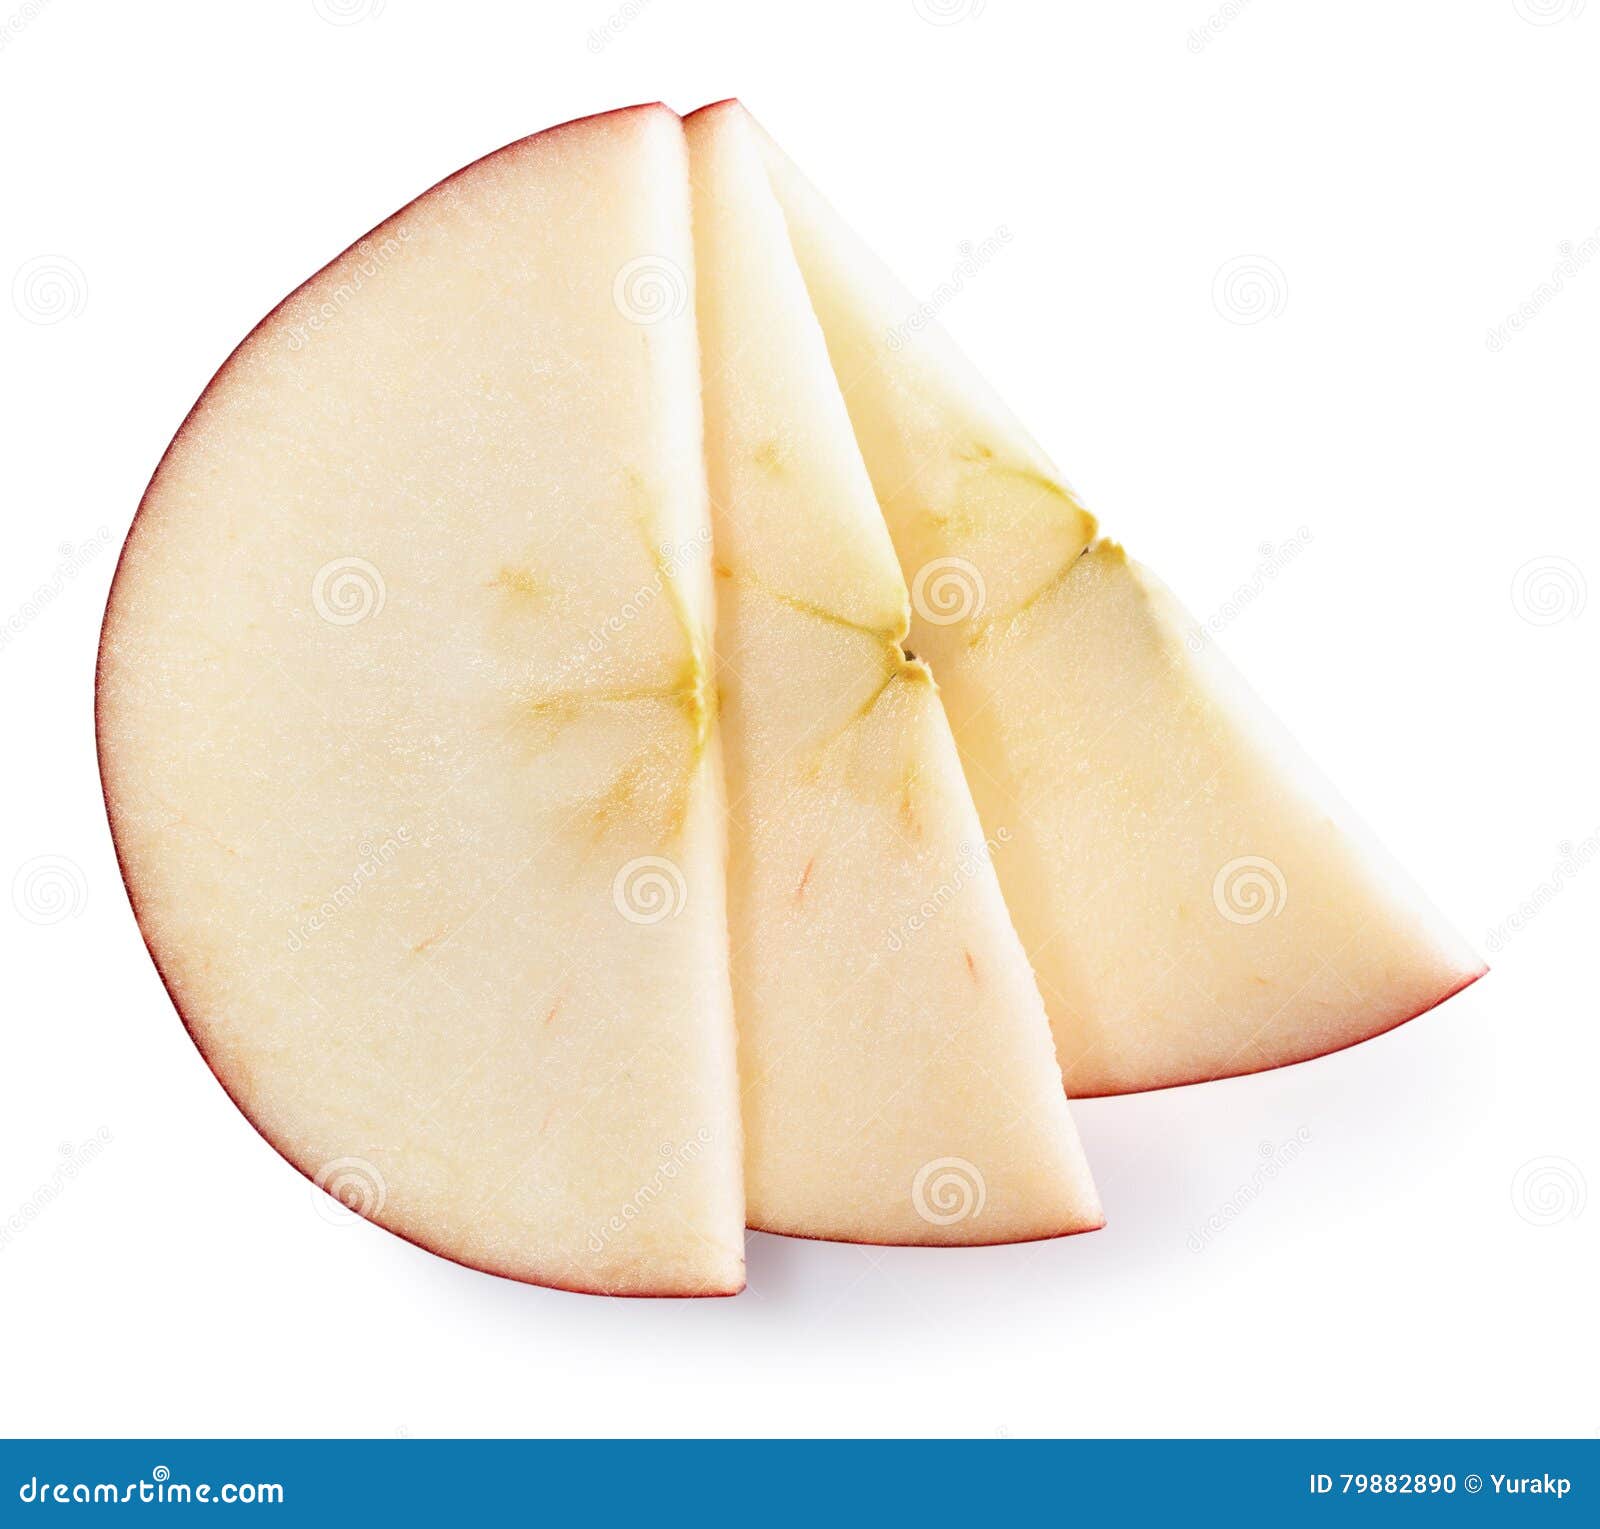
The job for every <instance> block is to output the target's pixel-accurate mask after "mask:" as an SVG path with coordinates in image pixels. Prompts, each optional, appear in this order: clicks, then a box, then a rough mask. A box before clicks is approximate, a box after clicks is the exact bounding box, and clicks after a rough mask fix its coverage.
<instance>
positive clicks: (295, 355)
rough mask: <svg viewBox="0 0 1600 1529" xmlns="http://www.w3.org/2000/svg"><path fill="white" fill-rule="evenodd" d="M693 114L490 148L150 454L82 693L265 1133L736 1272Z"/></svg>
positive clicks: (628, 1282)
mask: <svg viewBox="0 0 1600 1529" xmlns="http://www.w3.org/2000/svg"><path fill="white" fill-rule="evenodd" d="M692 271H693V251H692V245H691V234H690V225H689V203H688V191H687V165H686V155H685V148H684V141H683V134H682V130H681V127H680V125H679V122H678V119H677V118H676V117H675V116H674V115H673V114H672V113H670V112H668V111H667V110H666V109H665V108H662V107H654V108H638V109H634V110H630V111H625V112H620V113H613V114H610V115H608V116H605V117H601V118H594V119H589V120H587V121H585V122H581V123H576V124H571V125H568V126H567V127H564V128H560V129H555V130H553V131H551V132H549V133H546V134H542V135H540V136H538V137H536V138H533V139H529V140H525V141H524V142H522V143H518V144H515V145H512V146H511V147H510V148H507V149H505V150H502V151H501V152H500V153H498V154H495V155H492V156H490V157H489V158H487V159H485V160H482V161H479V162H478V163H477V164H475V165H473V166H471V167H469V168H468V169H467V170H465V171H463V172H461V173H460V174H459V175H456V176H454V177H452V178H451V179H450V180H448V181H446V182H444V183H442V184H441V185H440V186H438V187H436V188H435V189H434V190H433V191H431V192H429V193H428V194H426V195H425V196H423V197H422V198H421V199H419V200H418V201H417V202H415V203H413V204H412V205H411V206H409V207H408V208H406V209H404V210H403V211H402V212H401V213H399V214H397V215H396V216H395V217H394V218H393V219H391V220H390V221H389V222H388V223H386V224H384V225H383V226H382V227H380V228H379V229H377V230H376V231H375V232H374V233H373V234H372V235H370V236H369V237H368V238H367V239H365V240H363V241H362V242H361V243H360V244H358V245H357V246H355V247H353V248H352V249H351V250H350V251H348V252H347V253H346V254H345V255H344V256H342V257H340V259H339V260H337V261H335V262H334V264H333V265H331V266H330V267H328V268H327V269H326V270H325V271H323V272H321V273H320V274H319V275H318V276H316V277H314V278H313V279H312V280H311V281H310V282H309V283H307V284H306V286H304V287H302V288H301V289H300V290H299V291H298V292H296V293H295V294H294V295H293V296H292V297H291V298H290V299H289V300H288V301H287V302H286V303H285V304H283V305H282V306H281V307H280V308H279V309H278V310H276V311H275V312H274V313H273V314H272V315H271V316H270V317H269V318H268V320H267V321H265V322H264V323H263V325H262V326H260V327H259V328H258V329H257V331H256V332H255V333H254V334H253V335H252V336H251V337H250V338H249V339H248V340H247V341H246V342H245V344H244V345H243V346H241V348H240V349H239V350H238V351H237V352H236V353H235V354H234V355H233V357H232V358H231V359H230V360H229V362H228V364H227V365H226V367H225V368H224V369H223V371H222V372H221V373H219V375H218V377H217V378H216V380H215V381H214V383H213V384H212V386H211V387H210V389H209V390H208V391H207V392H206V394H205V396H204V397H203V398H202V400H201V401H200V403H199V404H198V405H197V406H196V408H195V410H194V412H193V414H192V415H191V416H190V418H189V419H188V421H187V422H186V423H185V425H184V427H183V429H182V431H181V433H180V435H179V436H178V438H177V439H176V440H175V441H174V443H173V445H172V447H171V449H170V450H169V452H168V454H167V456H166V457H165V459H164V460H163V462H162V464H161V467H160V469H159V471H158V473H157V476H156V478H155V480H154V481H153V483H152V485H151V487H150V490H149V492H148V494H147V496H146V499H145V502H144V504H143V506H142V507H141V511H140V514H139V516H138V518H137V521H136V523H135V527H134V530H133V532H132V533H131V535H130V538H129V541H128V544H127V548H126V550H125V552H124V556H123V560H122V563H121V566H120V568H119V571H118V575H117V579H116V584H115V588H114V591H113V595H112V598H111V602H110V606H109V609H108V612H107V618H106V626H105V633H104V639H103V644H102V653H101V663H100V674H99V686H98V718H99V738H100V748H101V760H102V772H103V777H104V783H105V788H106V796H107V801H108V804H109V808H110V813H111V818H112V823H113V827H114V832H115V836H116V841H117V848H118V852H119V855H120V857H121V860H122V863H123V866H124V868H125V873H126V877H127V881H128V885H129V888H130V890H131V892H132V895H133V897H134V900H135V905H136V910H137V912H138V915H139V919H140V923H141V925H142V928H143V931H144V934H145V937H146V939H147V941H148V943H149V945H150V948H151V950H152V952H153V954H154V955H155V958H156V960H157V963H158V965H159V967H160V969H161V971H162V973H163V976H164V978H165V980H166V982H167V984H168V986H169V988H170V990H171V993H172V996H173V998H174V1000H175V1002H176V1003H177V1006H178V1007H179V1009H180V1011H181V1012H182V1014H183V1016H184V1018H185V1020H186V1022H187V1023H188V1025H189V1027H190V1029H191V1030H192V1032H193V1034H194V1036H195V1039H196V1041H197V1042H198V1043H199V1045H200V1047H201V1049H202V1051H203V1052H204V1054H205V1056H206V1058H207V1060H208V1062H209V1063H210V1064H211V1066H212V1068H213V1069H214V1071H215V1072H216V1074H217V1076H218V1078H219V1079H220V1080H221V1081H222V1083H223V1085H224V1087H225V1088H226V1089H227V1090H228V1092H229V1093H230V1094H231V1095H232V1096H233V1097H234V1098H235V1099H236V1100H237V1101H238V1103H239V1104H240V1106H241V1107H242V1109H243V1110H244V1111H245V1112H246V1113H247V1114H248V1115H249V1117H250V1118H251V1120H252V1121H253V1122H254V1123H255V1124H256V1126H257V1127H258V1128H259V1129H260V1131H261V1132H262V1134H263V1135H264V1136H265V1137H266V1138H267V1139H268V1141H270V1142H271V1143H272V1144H273V1145H274V1146H275V1147H277V1148H278V1150H279V1151H281V1152H282V1153H283V1154H284V1155H285V1156H286V1157H287V1158H288V1159H289V1160H290V1161H291V1162H292V1163H294V1164H295V1165H296V1166H297V1167H299V1168H300V1169H301V1170H302V1171H303V1172H305V1173H306V1174H307V1175H308V1176H309V1177H311V1178H312V1179H314V1180H316V1181H318V1182H319V1183H322V1184H324V1185H325V1186H326V1187H327V1188H329V1189H330V1191H331V1192H333V1193H334V1194H335V1195H336V1196H338V1197H340V1198H342V1199H344V1200H346V1201H347V1202H348V1203H351V1204H353V1205H354V1207H355V1208H356V1209H358V1210H360V1211H362V1212H363V1213H364V1214H367V1215H369V1216H370V1217H371V1218H372V1219H373V1220H375V1221H377V1222H378V1223H380V1224H382V1225H384V1226H386V1227H388V1228H390V1229H392V1230H393V1231H395V1232H398V1233H400V1234H401V1235H403V1236H405V1237H408V1238H410V1239H412V1240H414V1241H416V1242H418V1243H420V1244H422V1245H424V1246H426V1247H429V1248H431V1249H433V1250H435V1251H438V1252H440V1253H443V1254H446V1255H448V1256H449V1257H452V1258H454V1259H457V1260H459V1261H461V1262H463V1263H466V1264H470V1265H473V1266H476V1267H479V1268H483V1269H487V1270H491V1271H493V1272H495V1273H500V1274H505V1275H509V1276H512V1277H515V1278H518V1279H523V1280H528V1281H532V1282H535V1283H539V1284H546V1285H554V1286H560V1287H563V1288H570V1289H576V1290H584V1291H596V1292H608V1293H613V1294H662V1295H667V1294H671V1295H695V1294H730V1293H733V1292H735V1291H737V1290H738V1289H739V1288H740V1287H741V1285H742V1283H743V1238H744V1233H743V1222H744V1218H743V1201H742V1191H741V1161H742V1141H741V1129H740V1121H739V1114H738V1091H737V1072H736V1061H735V1039H734V1031H733V1023H732V1014H731V993H730V987H729V981H728V967H727V936H726V921H725V910H724V885H723V860H724V853H725V835H724V812H723V804H722V799H721V786H720V766H719V762H718V757H717V744H716V739H715V735H714V730H713V728H712V725H711V715H712V711H713V705H714V698H713V691H712V683H713V682H712V679H711V674H710V642H711V626H712V599H713V597H712V586H711V575H710V543H709V528H708V523H707V506H706V499H705V487H704V473H703V466H702V461H701V432H700V417H699V388H698V362H697V346H696V337H695V332H694V314H693V309H692V303H691V302H690V301H689V297H690V292H689V285H690V283H691V282H692Z"/></svg>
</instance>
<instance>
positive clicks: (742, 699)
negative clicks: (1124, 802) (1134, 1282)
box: [687, 102, 1102, 1243]
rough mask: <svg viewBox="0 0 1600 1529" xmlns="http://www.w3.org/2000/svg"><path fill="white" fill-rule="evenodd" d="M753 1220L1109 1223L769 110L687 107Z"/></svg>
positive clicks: (857, 1228) (933, 1229)
mask: <svg viewBox="0 0 1600 1529" xmlns="http://www.w3.org/2000/svg"><path fill="white" fill-rule="evenodd" d="M687 131H688V136H689V145H690V169H691V173H692V175H693V179H694V227H695V242H696V264H697V268H698V272H699V309H700V332H701V341H702V351H703V368H704V375H705V401H706V459H707V464H708V470H709V477H710V482H711V496H712V505H713V523H714V529H715V536H716V549H717V551H716V555H717V573H718V586H719V601H718V614H719V620H718V632H717V657H718V673H719V676H720V684H721V689H722V696H723V712H722V715H723V722H724V726H723V737H724V744H725V751H726V758H727V766H728V788H729V797H730V801H731V806H732V812H731V824H730V835H731V851H732V852H731V856H730V870H729V877H730V886H729V899H730V927H731V931H732V937H733V981H734V994H735V1011H736V1013H737V1015H738V1021H739V1036H740V1073H741V1078H742V1083H743V1091H744V1123H745V1135H746V1142H747V1156H746V1168H745V1173H746V1186H747V1194H748V1197H749V1218H750V1223H751V1225H753V1226H757V1227H761V1228H764V1229H766V1230H769V1231H782V1232H791V1233H797V1234H801V1235H805V1236H812V1237H830V1238H842V1239H848V1240H854V1241H868V1242H884V1243H991V1242H1012V1241H1019V1240H1023V1239H1028V1238H1037V1237H1052V1236H1059V1235H1062V1234H1064V1233H1068V1232H1075V1231H1082V1230H1085V1229H1088V1228H1092V1227H1096V1226H1099V1225H1100V1224H1101V1220H1102V1218H1101V1214H1100V1206H1099V1202H1098V1199H1097V1198H1096V1196H1095V1192H1094V1187H1093V1184H1092V1183H1091V1180H1090V1177H1089V1172H1088V1169H1087V1167H1086V1165H1085V1163H1084V1160H1083V1155H1082V1152H1081V1150H1080V1149H1079V1145H1078V1139H1077V1135H1076V1133H1075V1131H1074V1129H1073V1125H1072V1121H1071V1119H1070V1117H1069V1115H1068V1113H1067V1105H1066V1100H1065V1098H1064V1096H1063V1094H1062V1091H1061V1080H1060V1074H1059V1072H1058V1070H1057V1068H1056V1064H1055V1058H1054V1055H1053V1053H1052V1049H1051V1044H1050V1030H1049V1023H1048V1021H1047V1019H1046V1017H1045V1014H1044V1009H1043V1005H1042V1003H1041V1002H1040V999H1039V994H1038V990H1037V988H1036V986H1035V984H1034V982H1033V978H1032V974H1031V973H1030V972H1029V970H1028V965H1027V960H1026V958H1025V957H1024V955H1023V952H1022V948H1021V945H1020V944H1019V943H1018V940H1017V936H1016V934H1015V932H1014V930H1013V929H1012V926H1011V922H1010V919H1009V918H1008V917H1007V914H1006V909H1005V905H1004V903H1003V902H1002V900H1001V896H1000V890H999V887H998V885H997V883H996V881H995V878H994V873H993V870H992V868H991V866H990V863H989V853H990V848H989V846H987V845H986V844H985V842H984V837H983V833H982V830H981V828H980V827H979V824H978V817H977V813H976V811H975V810H974V808H973V805H972V800H971V797H970V795H969V794H968V791H967V788H966V785H965V783H964V781H963V779H962V776H961V768H960V763H959V760H958V758H957V755H956V751H955V745H954V742H953V740H952V738H951V736H950V730H949V725H948V723H947V722H946V720H945V717H944V714H943V712H942V710H941V709H940V706H939V701H938V696H937V693H936V690H935V686H934V684H933V681H932V679H931V677H930V675H929V673H928V670H927V668H926V666H925V665H924V664H922V663H921V662H920V661H919V660H918V659H916V658H913V657H911V656H910V655H909V654H908V653H907V652H906V651H905V650H904V648H903V647H902V646H901V644H902V641H903V639H904V638H905V635H906V629H907V621H908V614H909V612H908V600H907V593H906V588H905V585H904V583H903V582H902V580H901V577H900V571H899V568H898V566H897V564H896V562H895V556H894V550H893V548H892V547H891V545H890V542H889V537H888V533H887V531H886V530H885V528H884V524H883V518H882V516H881V515H880V514H879V513H878V507H877V504H876V502H875V501H874V499H873V496H872V486H871V483H870V482H869V480H868V478H867V473H866V470H865V468H864V467H863V465H862V462H861V458H860V454H859V452H858V450H857V448H856V444H855V440H854V438H853V437H852V435H851V432H850V421H849V416H848V414H847V412H846V410H845V405H844V400H843V399H842V398H841V397H840V395H839V389H838V386H837V384H836V383H835V381H834V378H833V374H832V372H831V371H830V369H829V366H828V355H827V348H826V346H825V344H824V342H823V338H822V335H821V332H820V331H819V330H818V328H817V324H816V320H815V318H814V316H813V315H812V312H811V308H810V305H809V303H808V301H807V298H806V291H805V285H804V282H803V281H802V279H801V276H800V272H799V269H798V268H797V267H796V265H795V262H794V256H793V254H792V252H791V250H790V248H789V242H788V237H787V234H786V232H785V229H784V223H783V216H782V213H781V212H780V211H779V208H778V205H777V203H776V201H775V200H774V199H773V196H772V192H771V189H770V187H769V186H768V183H767V178H766V173H765V170H764V168H763V166H762V162H761V155H760V149H759V146H758V144H757V141H756V138H755V135H754V132H753V129H752V126H751V123H750V121H749V118H748V117H747V116H746V115H745V113H744V111H743V109H742V108H741V107H739V106H738V105H737V104H736V103H733V102H728V103H724V104H722V105H720V106H714V107H709V108H707V109H706V110H704V111H701V112H697V113H696V114H695V115H694V116H692V117H690V118H689V119H688V122H687Z"/></svg>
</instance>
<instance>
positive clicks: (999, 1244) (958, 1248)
mask: <svg viewBox="0 0 1600 1529" xmlns="http://www.w3.org/2000/svg"><path fill="white" fill-rule="evenodd" d="M1105 1224H1106V1221H1105V1217H1104V1216H1102V1217H1101V1218H1100V1219H1099V1220H1098V1221H1096V1222H1095V1224H1094V1225H1093V1226H1074V1227H1069V1228H1068V1229H1067V1230H1066V1231H1064V1232H1046V1233H1045V1235H1044V1236H1042V1237H997V1238H995V1240H994V1241H993V1242H937V1243H932V1242H879V1241H878V1240H877V1239H876V1238H873V1237H823V1236H821V1235H820V1234H819V1233H816V1232H785V1231H783V1230H781V1229H780V1228H778V1227H775V1226H756V1225H755V1224H754V1223H752V1224H751V1226H750V1228H749V1229H750V1230H751V1231H752V1232H765V1233H766V1234H767V1235H768V1236H769V1237H792V1238H794V1239H795V1241H797V1242H839V1243H844V1244H846V1245H847V1246H850V1247H856V1248H923V1249H934V1250H936V1251H938V1252H940V1253H960V1252H963V1251H965V1250H966V1249H968V1248H1014V1247H1018V1246H1020V1245H1021V1244H1023V1243H1028V1242H1060V1241H1062V1240H1063V1239H1064V1238H1067V1237H1081V1236H1082V1235H1083V1234H1084V1233H1085V1232H1099V1231H1103V1230H1104V1229H1105Z"/></svg>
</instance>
